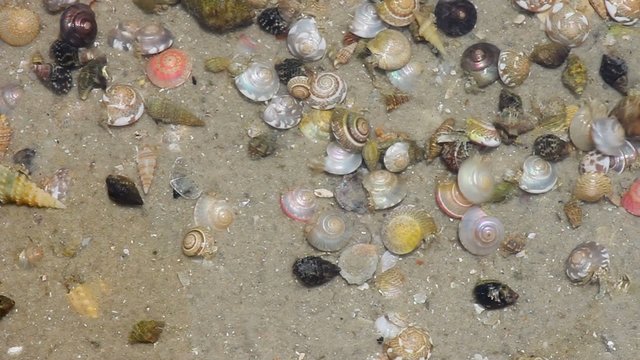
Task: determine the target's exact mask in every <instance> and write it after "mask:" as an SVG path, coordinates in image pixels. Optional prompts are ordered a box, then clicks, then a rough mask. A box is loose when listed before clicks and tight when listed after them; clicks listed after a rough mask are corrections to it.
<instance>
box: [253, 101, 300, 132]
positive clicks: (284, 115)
mask: <svg viewBox="0 0 640 360" xmlns="http://www.w3.org/2000/svg"><path fill="white" fill-rule="evenodd" d="M300 119H302V105H300V103H299V102H298V101H296V99H295V98H294V97H293V96H291V95H282V96H274V97H273V98H271V100H270V101H269V105H267V108H266V109H264V113H263V114H262V120H264V122H266V123H267V124H269V125H271V126H273V127H274V128H276V129H291V128H292V127H294V126H297V125H298V124H299V123H300Z"/></svg>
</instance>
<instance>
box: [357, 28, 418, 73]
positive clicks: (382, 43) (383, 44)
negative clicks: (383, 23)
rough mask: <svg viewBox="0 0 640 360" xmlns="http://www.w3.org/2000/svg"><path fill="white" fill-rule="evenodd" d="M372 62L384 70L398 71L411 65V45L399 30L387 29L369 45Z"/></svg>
mask: <svg viewBox="0 0 640 360" xmlns="http://www.w3.org/2000/svg"><path fill="white" fill-rule="evenodd" d="M367 49H369V51H370V52H371V58H370V61H371V63H372V64H373V65H374V66H377V67H379V68H380V69H382V70H397V69H400V68H402V67H403V66H405V65H407V64H408V63H409V60H410V59H411V43H410V42H409V39H407V37H406V36H404V34H402V33H401V32H400V31H398V30H393V29H385V30H382V31H381V32H379V33H378V35H376V37H374V38H373V39H372V40H370V41H369V42H368V43H367Z"/></svg>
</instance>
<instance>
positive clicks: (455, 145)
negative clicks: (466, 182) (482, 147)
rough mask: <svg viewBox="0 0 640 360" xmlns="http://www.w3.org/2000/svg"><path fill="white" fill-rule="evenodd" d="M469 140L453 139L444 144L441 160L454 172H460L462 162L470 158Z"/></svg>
mask: <svg viewBox="0 0 640 360" xmlns="http://www.w3.org/2000/svg"><path fill="white" fill-rule="evenodd" d="M470 148H471V147H470V146H468V143H467V142H464V141H453V142H446V143H443V144H442V151H441V152H440V160H442V163H443V164H444V165H445V166H446V167H447V169H448V170H449V171H451V172H452V173H458V170H460V166H461V165H462V163H463V162H464V161H465V160H467V159H468V158H469V155H470V153H469V150H470Z"/></svg>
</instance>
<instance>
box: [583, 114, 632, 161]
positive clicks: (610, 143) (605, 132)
mask: <svg viewBox="0 0 640 360" xmlns="http://www.w3.org/2000/svg"><path fill="white" fill-rule="evenodd" d="M591 136H592V138H593V143H594V144H595V146H596V149H598V151H600V152H601V153H603V154H605V155H618V154H619V153H620V151H621V149H622V147H623V146H624V145H625V143H626V140H625V134H624V129H623V128H622V125H620V122H618V120H617V119H616V118H615V117H603V118H597V119H594V120H593V121H592V123H591Z"/></svg>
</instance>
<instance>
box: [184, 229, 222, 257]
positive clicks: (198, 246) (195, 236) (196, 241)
mask: <svg viewBox="0 0 640 360" xmlns="http://www.w3.org/2000/svg"><path fill="white" fill-rule="evenodd" d="M213 244H214V241H213V236H211V234H210V233H208V232H207V231H206V230H205V229H204V228H201V227H196V228H193V229H191V230H189V231H187V233H186V234H185V235H184V237H183V238H182V253H183V254H185V255H186V256H189V257H193V256H203V257H207V256H210V255H213V254H214V253H215V252H216V250H217V248H216V247H215V246H214V245H213Z"/></svg>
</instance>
